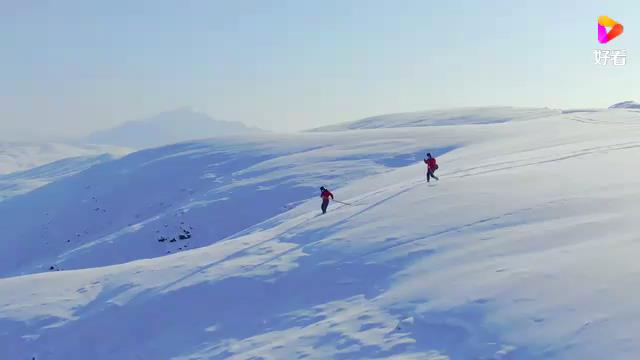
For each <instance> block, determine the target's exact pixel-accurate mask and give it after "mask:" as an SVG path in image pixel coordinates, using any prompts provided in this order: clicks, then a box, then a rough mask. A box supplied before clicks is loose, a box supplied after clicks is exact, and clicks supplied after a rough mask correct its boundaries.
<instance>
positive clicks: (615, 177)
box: [0, 110, 640, 360]
mask: <svg viewBox="0 0 640 360" xmlns="http://www.w3.org/2000/svg"><path fill="white" fill-rule="evenodd" d="M638 120H640V116H638V114H637V113H635V112H633V111H626V110H602V111H590V112H586V111H585V112H570V113H563V114H556V115H552V116H548V117H541V118H534V119H529V120H520V121H513V122H511V121H507V122H502V123H492V124H467V125H465V126H451V125H445V126H438V127H420V128H404V127H403V128H401V129H376V130H352V131H347V132H336V133H318V134H304V135H299V136H300V137H298V135H291V136H290V137H271V138H270V137H262V138H251V139H248V140H247V139H245V140H241V139H236V140H233V141H231V140H230V141H225V142H223V141H220V140H218V141H212V142H209V143H191V144H182V145H176V146H173V147H167V148H162V149H155V150H150V151H145V152H140V153H136V154H132V155H131V156H129V157H126V158H124V159H122V160H120V161H114V162H110V163H107V164H103V165H99V166H96V167H94V168H92V169H90V170H88V171H86V172H84V173H82V174H78V175H75V176H72V177H69V178H66V179H64V180H62V181H61V182H58V183H54V184H52V185H49V186H46V187H44V188H41V189H39V190H36V191H34V192H32V193H30V194H28V195H25V196H22V197H18V198H14V199H10V200H8V201H6V202H4V203H2V204H0V211H2V213H3V214H5V213H7V212H10V213H15V212H19V211H23V212H25V213H26V210H25V209H26V208H27V207H31V208H32V209H38V211H35V212H31V213H35V214H37V213H39V212H45V211H48V212H50V213H51V214H55V215H51V218H50V219H49V221H50V223H49V224H48V225H49V226H52V224H55V223H57V222H59V221H62V220H61V217H62V215H63V214H65V213H67V212H68V211H69V209H70V208H68V207H66V206H67V205H64V204H66V203H67V202H66V200H65V198H68V201H70V204H71V205H78V204H82V202H81V200H82V199H80V198H77V199H74V198H72V197H69V191H65V192H61V191H62V190H65V189H66V190H69V189H76V187H75V186H81V185H84V186H87V185H91V187H90V188H88V189H87V190H89V189H94V187H95V186H96V185H95V184H86V180H88V179H91V180H92V181H95V180H97V179H98V178H100V177H108V178H109V180H110V182H112V183H115V184H116V185H114V186H113V187H111V188H109V189H108V191H106V192H104V193H101V191H105V190H101V189H103V188H102V187H103V186H106V184H107V183H106V182H105V183H100V185H99V186H98V189H96V190H95V191H98V192H97V193H95V194H87V195H86V198H87V199H91V196H96V195H97V196H96V198H97V199H107V198H113V199H114V201H113V203H112V204H111V205H114V206H115V205H117V204H119V203H120V202H121V201H126V204H125V205H124V206H123V205H119V206H120V207H119V208H118V209H119V211H125V210H126V209H125V208H126V207H137V206H138V207H144V206H150V205H151V201H158V200H160V199H161V198H160V196H161V194H165V193H166V192H167V191H168V190H172V192H171V193H170V194H169V195H167V196H170V197H172V200H171V203H172V204H175V205H179V206H183V204H185V203H188V204H200V203H199V202H198V201H200V200H202V199H201V198H200V197H201V196H203V195H202V194H206V193H207V192H209V191H211V192H212V193H213V195H211V197H210V198H206V200H207V201H214V200H216V199H217V197H219V196H226V197H228V199H226V200H224V201H220V203H223V204H226V205H227V206H225V207H221V208H220V210H215V211H214V208H212V207H210V204H207V205H204V206H203V207H202V208H200V209H206V211H204V212H203V213H201V214H200V217H202V218H205V219H208V220H209V222H208V223H204V222H203V223H202V224H200V225H199V226H198V227H197V229H201V228H202V229H204V228H213V227H216V226H220V224H225V223H227V222H231V223H235V222H236V221H237V220H238V219H240V218H242V217H243V216H247V214H250V213H251V212H252V211H254V210H256V209H260V208H261V207H262V206H266V205H268V204H270V203H278V202H279V203H284V202H285V201H287V200H289V199H286V200H284V199H281V197H283V196H286V194H287V192H288V191H290V189H291V188H299V189H300V190H301V192H302V193H301V195H300V196H301V198H307V197H308V198H310V199H309V200H308V201H304V202H301V203H298V204H296V205H295V206H293V207H292V208H291V209H289V210H286V211H284V212H283V209H278V210H275V209H274V210H273V215H275V216H271V215H272V214H263V215H264V218H265V219H264V221H261V222H259V223H257V224H255V223H256V222H257V221H259V220H260V219H257V218H254V219H252V221H250V222H252V223H254V225H252V226H247V228H246V229H244V230H240V231H239V232H237V233H235V234H231V235H230V236H228V237H226V238H225V239H224V240H221V241H214V240H215V239H214V237H215V236H213V235H210V234H207V235H206V236H203V238H205V240H203V242H209V243H212V244H211V245H208V246H204V247H201V248H198V249H194V250H189V251H184V252H180V253H178V254H170V255H167V256H162V257H156V258H153V259H143V260H138V261H133V262H129V263H124V264H118V265H113V266H107V267H95V268H93V267H92V268H86V269H81V270H75V271H53V272H47V273H40V274H31V275H26V276H16V277H7V278H4V279H0V294H3V296H2V298H1V300H0V334H1V335H2V336H0V357H2V358H8V359H13V358H17V359H19V358H31V357H35V358H36V359H87V358H91V359H254V358H255V359H258V358H260V359H300V358H306V359H333V358H336V359H382V358H385V359H432V360H435V359H438V360H441V359H449V358H450V359H604V358H607V359H634V358H636V357H638V355H639V354H640V341H639V340H640V339H639V338H638V335H637V334H638V333H639V332H638V330H640V329H638V328H639V327H640V325H639V324H640V312H639V311H638V305H637V302H638V301H637V300H638V299H636V298H637V296H636V293H637V292H636V291H635V290H634V289H635V284H636V283H638V281H640V265H639V263H638V262H637V261H636V255H635V253H636V252H637V251H638V250H640V249H638V244H640V243H638V241H637V236H636V235H635V233H636V231H635V229H636V223H637V219H636V217H637V216H636V211H635V209H636V208H637V203H638V200H640V170H637V169H636V167H634V166H630V164H633V163H634V162H635V161H636V160H637V158H638V157H639V156H640V141H639V140H638V139H639V138H640V122H639V121H638ZM424 139H428V143H426V142H423V143H421V142H420V141H426V140H424ZM418 150H433V151H432V152H434V153H435V154H436V155H438V159H439V162H440V170H439V175H440V176H441V181H440V182H438V183H434V184H426V183H424V182H423V170H424V169H423V164H420V163H417V162H416V161H415V160H417V159H416V157H417V151H418ZM420 154H422V153H420ZM249 155H250V156H249ZM440 155H442V156H440ZM251 156H256V157H258V158H257V159H255V158H253V157H251ZM171 159H174V160H175V161H171ZM223 164H226V165H223ZM603 164H604V165H605V168H606V173H607V174H610V176H604V175H603V174H602V172H601V170H600V169H601V168H602V166H603ZM207 166H211V168H207ZM225 166H226V167H225ZM211 173H213V174H211ZM144 174H149V175H147V176H145V175H144ZM207 174H210V175H207ZM221 174H231V175H223V176H222V179H219V178H218V180H219V181H221V182H220V183H218V184H213V183H208V184H207V183H205V182H204V181H205V179H209V180H210V179H212V178H213V177H214V176H216V178H217V177H218V176H220V175H221ZM98 175H100V176H98ZM193 177H197V178H198V179H202V181H203V182H202V183H197V182H196V183H193V182H194V180H188V178H193ZM227 177H230V179H229V178H227ZM331 179H333V180H334V182H333V183H329V184H328V185H330V186H331V188H332V190H335V191H334V193H335V194H336V196H337V200H341V201H344V202H346V203H349V204H351V205H342V204H339V203H333V204H332V205H331V207H330V211H329V213H328V214H327V215H324V216H322V215H319V209H318V207H319V203H318V199H317V198H315V196H317V193H316V189H315V188H316V187H317V185H316V184H318V183H321V182H326V181H328V180H331ZM231 180H233V181H231ZM125 181H127V182H129V183H132V184H133V183H137V184H140V185H137V186H134V185H126V186H125V185H124V182H125ZM308 183H313V184H314V185H313V186H309V188H306V187H305V184H308ZM142 184H144V185H146V187H145V186H143V185H142ZM170 184H173V185H172V186H173V188H171V187H170V186H171V185H170ZM196 184H200V185H201V187H196V186H195V185H196ZM236 184H244V185H236ZM283 184H284V185H283ZM185 186H191V187H190V189H195V190H196V192H195V193H194V194H193V195H192V197H193V200H185V199H186V198H187V197H186V196H182V195H180V194H179V193H180V190H179V189H181V188H183V187H185ZM236 186H240V187H236ZM251 186H269V189H268V190H266V194H268V195H266V196H267V197H266V198H263V197H260V196H256V193H252V192H249V194H248V196H249V197H250V198H251V199H254V201H256V200H257V202H253V203H242V202H240V201H238V200H234V199H236V198H238V197H242V194H246V192H245V191H247V190H249V189H250V187H251ZM154 189H156V190H154ZM188 189H189V188H188ZM188 189H187V191H186V192H187V193H189V192H190V190H188ZM234 189H237V190H238V191H237V192H234V191H233V190H234ZM55 190H60V191H55ZM240 190H243V191H240ZM256 190H257V189H256ZM125 192H127V195H128V197H125V196H124V194H125ZM45 195H46V196H48V197H51V198H53V200H54V202H53V203H51V204H50V205H47V204H45V203H40V202H39V200H38V199H39V198H40V197H43V196H45ZM311 196H314V198H311ZM154 197H158V199H155V198H154ZM25 198H30V200H31V202H26V200H21V199H25ZM123 199H124V200H123ZM126 199H130V200H126ZM19 200H20V201H19ZM143 200H144V201H149V203H145V204H139V202H141V201H143ZM162 200H164V199H162ZM23 201H25V202H23ZM78 201H80V202H78ZM101 201H102V200H101ZM167 201H168V200H167ZM10 204H12V205H10ZM56 204H60V205H56ZM71 205H69V206H71ZM2 206H7V207H3V208H2ZM46 206H49V208H45V207H46ZM79 206H82V205H79ZM191 209H192V210H190V211H188V212H187V214H188V213H189V212H191V211H193V210H195V209H196V207H192V208H191ZM174 210H175V209H173V208H171V210H170V211H169V212H168V213H169V214H171V216H173V213H174ZM135 211H141V210H137V209H134V210H133V211H132V212H135ZM108 213H109V214H111V215H110V216H109V219H110V220H112V221H114V222H117V221H120V219H119V217H123V218H124V219H126V220H125V221H128V220H129V215H130V214H128V213H127V214H126V215H124V216H121V215H119V213H118V215H116V214H113V213H112V212H108ZM276 213H280V214H276ZM22 216H24V215H22ZM82 216H84V215H83V212H82V211H78V212H75V213H74V212H72V213H70V215H69V216H68V217H75V218H76V221H75V222H72V221H69V222H68V223H67V224H69V225H70V226H73V225H74V223H86V219H85V218H84V217H82ZM78 217H80V218H78ZM19 219H21V216H17V217H16V218H15V219H14V220H15V221H19ZM194 219H195V217H194ZM36 220H37V221H41V220H42V218H39V217H38V218H36ZM176 221H177V223H178V224H179V222H180V220H176ZM141 222H143V221H142V220H141ZM38 224H39V223H38ZM139 224H140V222H139ZM147 224H148V223H144V224H142V225H137V226H133V228H127V230H126V231H130V232H131V233H133V234H136V233H139V234H143V233H142V232H140V231H141V229H145V228H146V227H148V225H147ZM2 225H3V226H2V227H3V228H4V227H5V226H6V225H8V223H6V224H2ZM235 225H237V226H238V228H240V227H242V226H244V225H239V224H235ZM38 226H40V225H38ZM195 229H196V228H194V230H193V232H194V238H195V231H196V230H195ZM60 230H61V228H57V230H56V231H55V232H53V231H52V232H51V234H50V235H48V236H46V237H43V238H42V240H44V239H47V238H50V237H51V236H53V235H55V234H56V233H57V232H58V231H60ZM203 231H204V230H203ZM206 231H212V230H206ZM6 235H7V236H5V238H4V239H3V242H2V245H3V247H4V248H3V249H2V251H0V253H5V252H10V253H11V254H13V255H15V256H19V255H20V254H21V253H20V252H14V251H15V247H16V246H20V245H16V242H17V240H18V239H21V238H25V237H24V236H17V235H15V234H13V233H12V232H11V230H8V234H6ZM114 239H116V240H114ZM190 240H191V239H190ZM110 241H113V244H110V243H109V242H110ZM147 241H148V242H149V243H153V241H155V240H153V239H146V238H145V237H144V236H131V237H128V238H127V240H126V241H120V240H117V237H108V238H104V239H102V240H100V242H98V243H92V242H89V243H87V244H90V245H89V246H88V247H85V248H84V249H88V250H89V251H87V252H86V253H85V255H87V257H86V258H84V255H82V256H81V255H77V256H76V257H75V258H73V256H72V257H71V258H73V259H74V260H73V261H71V262H70V263H69V265H76V266H75V267H84V266H93V265H95V264H98V263H100V259H96V258H93V257H94V255H92V249H95V248H96V246H102V244H105V246H107V248H106V250H105V248H103V249H101V250H100V252H101V254H102V256H103V257H105V258H109V257H113V256H117V255H118V254H115V252H112V251H111V250H109V248H110V247H111V248H113V249H116V248H117V249H118V251H121V252H126V251H128V249H136V248H137V247H138V246H139V245H137V244H140V243H145V242H147ZM124 243H126V244H127V245H122V246H121V245H119V244H124ZM7 244H11V245H7ZM72 246H74V245H72ZM41 247H42V245H41V243H37V244H36V243H34V244H33V245H29V246H28V247H26V248H23V249H22V250H23V251H28V252H32V253H33V254H36V255H38V256H44V255H46V254H47V253H49V252H51V253H53V254H56V253H59V250H60V249H58V248H55V249H53V250H51V251H49V250H47V251H45V250H42V249H41ZM84 249H79V250H76V253H82V252H83V251H84ZM65 256H68V254H67V255H64V256H62V257H60V258H59V259H63V260H64V259H67V258H65ZM42 258H44V257H42ZM22 260H23V261H24V260H25V259H24V258H23V259H22ZM74 261H75V262H74ZM3 262H9V263H10V264H12V265H13V267H7V266H6V265H4V266H5V267H4V268H3V269H4V273H5V274H6V273H7V272H12V271H17V270H20V271H25V272H30V271H37V270H38V269H37V267H30V266H24V265H22V266H17V265H19V264H17V263H16V262H15V261H13V259H10V258H3V259H2V261H0V263H3ZM107 262H108V261H107ZM115 262H119V261H115ZM31 265H34V264H31Z"/></svg>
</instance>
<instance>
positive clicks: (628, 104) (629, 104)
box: [609, 101, 640, 109]
mask: <svg viewBox="0 0 640 360" xmlns="http://www.w3.org/2000/svg"><path fill="white" fill-rule="evenodd" d="M609 109H640V103H638V102H635V101H623V102H620V103H617V104H613V105H611V106H609Z"/></svg>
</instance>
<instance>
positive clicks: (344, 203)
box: [333, 199, 353, 206]
mask: <svg viewBox="0 0 640 360" xmlns="http://www.w3.org/2000/svg"><path fill="white" fill-rule="evenodd" d="M333 201H335V202H337V203H339V204H343V205H349V206H353V205H351V204H349V203H346V202H342V201H338V200H336V199H333Z"/></svg>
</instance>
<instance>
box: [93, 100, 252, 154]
mask: <svg viewBox="0 0 640 360" xmlns="http://www.w3.org/2000/svg"><path fill="white" fill-rule="evenodd" d="M256 132H261V131H260V130H258V129H255V128H249V127H247V126H245V125H244V124H242V123H239V122H231V121H222V120H215V119H213V118H211V117H210V116H209V115H207V114H205V113H203V112H200V111H197V110H196V109H193V108H189V107H185V108H180V109H176V110H172V111H166V112H163V113H160V114H158V115H155V116H151V117H149V118H147V119H143V120H138V121H130V122H126V123H124V124H122V125H119V126H117V127H115V128H113V129H108V130H103V131H99V132H96V133H95V134H92V135H90V136H89V137H87V138H86V139H84V141H85V142H87V143H90V144H109V145H117V146H124V147H130V148H134V149H142V148H148V147H155V146H161V145H167V144H173V143H177V142H181V141H187V140H193V139H204V138H209V137H214V136H223V135H237V134H250V133H256Z"/></svg>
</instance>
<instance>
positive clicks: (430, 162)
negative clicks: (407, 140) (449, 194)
mask: <svg viewBox="0 0 640 360" xmlns="http://www.w3.org/2000/svg"><path fill="white" fill-rule="evenodd" d="M424 163H425V164H427V182H429V181H430V180H431V178H434V179H436V180H440V179H439V178H438V177H437V176H435V175H434V174H433V173H434V172H436V170H438V164H437V163H436V158H434V157H432V156H431V153H428V154H427V158H426V159H424Z"/></svg>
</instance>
